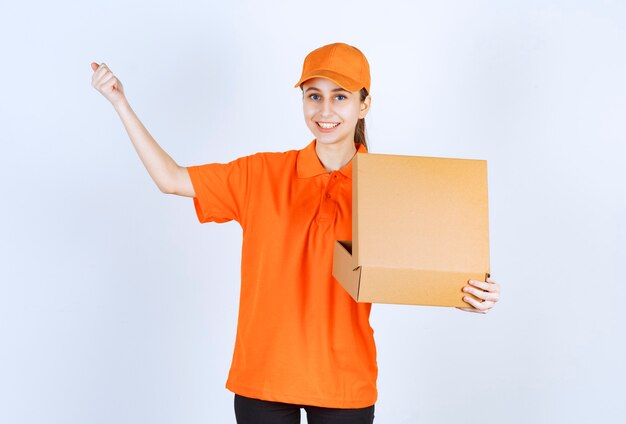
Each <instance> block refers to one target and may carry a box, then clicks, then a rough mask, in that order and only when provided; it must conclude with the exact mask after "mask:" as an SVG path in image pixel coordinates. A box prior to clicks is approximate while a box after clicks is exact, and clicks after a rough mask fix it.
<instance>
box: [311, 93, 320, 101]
mask: <svg viewBox="0 0 626 424" xmlns="http://www.w3.org/2000/svg"><path fill="white" fill-rule="evenodd" d="M319 98H320V95H319V94H311V95H310V96H309V99H311V100H319Z"/></svg>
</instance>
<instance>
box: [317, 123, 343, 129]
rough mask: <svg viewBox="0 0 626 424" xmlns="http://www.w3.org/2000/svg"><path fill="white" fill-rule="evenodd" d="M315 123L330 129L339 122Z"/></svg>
mask: <svg viewBox="0 0 626 424" xmlns="http://www.w3.org/2000/svg"><path fill="white" fill-rule="evenodd" d="M317 125H319V126H320V127H322V128H325V129H330V128H335V127H336V126H337V125H339V122H318V123H317Z"/></svg>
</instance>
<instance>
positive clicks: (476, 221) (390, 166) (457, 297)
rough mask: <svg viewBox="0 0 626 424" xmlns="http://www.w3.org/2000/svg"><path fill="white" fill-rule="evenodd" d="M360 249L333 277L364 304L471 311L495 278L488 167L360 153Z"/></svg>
mask: <svg viewBox="0 0 626 424" xmlns="http://www.w3.org/2000/svg"><path fill="white" fill-rule="evenodd" d="M353 160H354V163H353V167H352V172H353V178H352V184H353V185H352V190H353V194H352V196H353V197H352V238H353V239H352V241H349V240H338V241H336V242H335V247H334V261H333V276H334V277H335V278H336V279H337V281H339V282H340V283H341V285H342V286H343V287H344V288H345V289H346V290H347V291H348V293H350V295H351V296H352V297H353V298H354V299H355V300H356V301H357V302H371V303H397V304H412V305H430V306H458V307H469V306H470V305H468V304H467V303H465V302H464V301H463V299H462V298H463V296H470V295H469V294H467V293H464V292H463V291H462V288H463V286H465V285H466V284H467V281H468V280H470V279H474V280H479V281H485V279H486V277H487V276H488V275H489V218H488V201H487V162H486V161H484V160H472V159H447V158H433V157H419V156H400V155H384V154H373V153H357V155H356V156H355V158H354V159H353Z"/></svg>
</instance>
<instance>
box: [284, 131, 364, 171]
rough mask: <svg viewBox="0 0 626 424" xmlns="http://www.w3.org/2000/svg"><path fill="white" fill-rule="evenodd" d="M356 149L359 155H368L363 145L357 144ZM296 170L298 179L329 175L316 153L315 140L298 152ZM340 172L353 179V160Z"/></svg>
mask: <svg viewBox="0 0 626 424" xmlns="http://www.w3.org/2000/svg"><path fill="white" fill-rule="evenodd" d="M355 147H356V148H357V153H367V149H366V148H365V146H364V145H363V144H362V143H360V144H355ZM353 159H354V158H353ZM296 169H297V172H298V178H309V177H315V176H317V175H322V174H327V173H328V171H326V169H325V168H324V165H322V162H321V161H320V159H319V158H318V157H317V153H316V152H315V139H313V141H311V142H310V143H309V144H308V145H307V146H306V147H305V148H304V149H302V150H300V151H299V152H298V159H297V162H296ZM339 172H341V173H342V174H343V175H344V176H346V177H348V178H350V179H352V159H351V160H350V162H348V163H347V164H346V165H345V166H344V167H343V168H341V169H340V170H339Z"/></svg>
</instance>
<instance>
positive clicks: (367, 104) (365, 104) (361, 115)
mask: <svg viewBox="0 0 626 424" xmlns="http://www.w3.org/2000/svg"><path fill="white" fill-rule="evenodd" d="M371 104H372V97H371V96H370V95H369V94H368V95H367V97H366V98H365V100H363V101H362V102H361V109H360V110H359V119H363V118H365V115H367V112H369V110H370V105H371Z"/></svg>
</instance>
